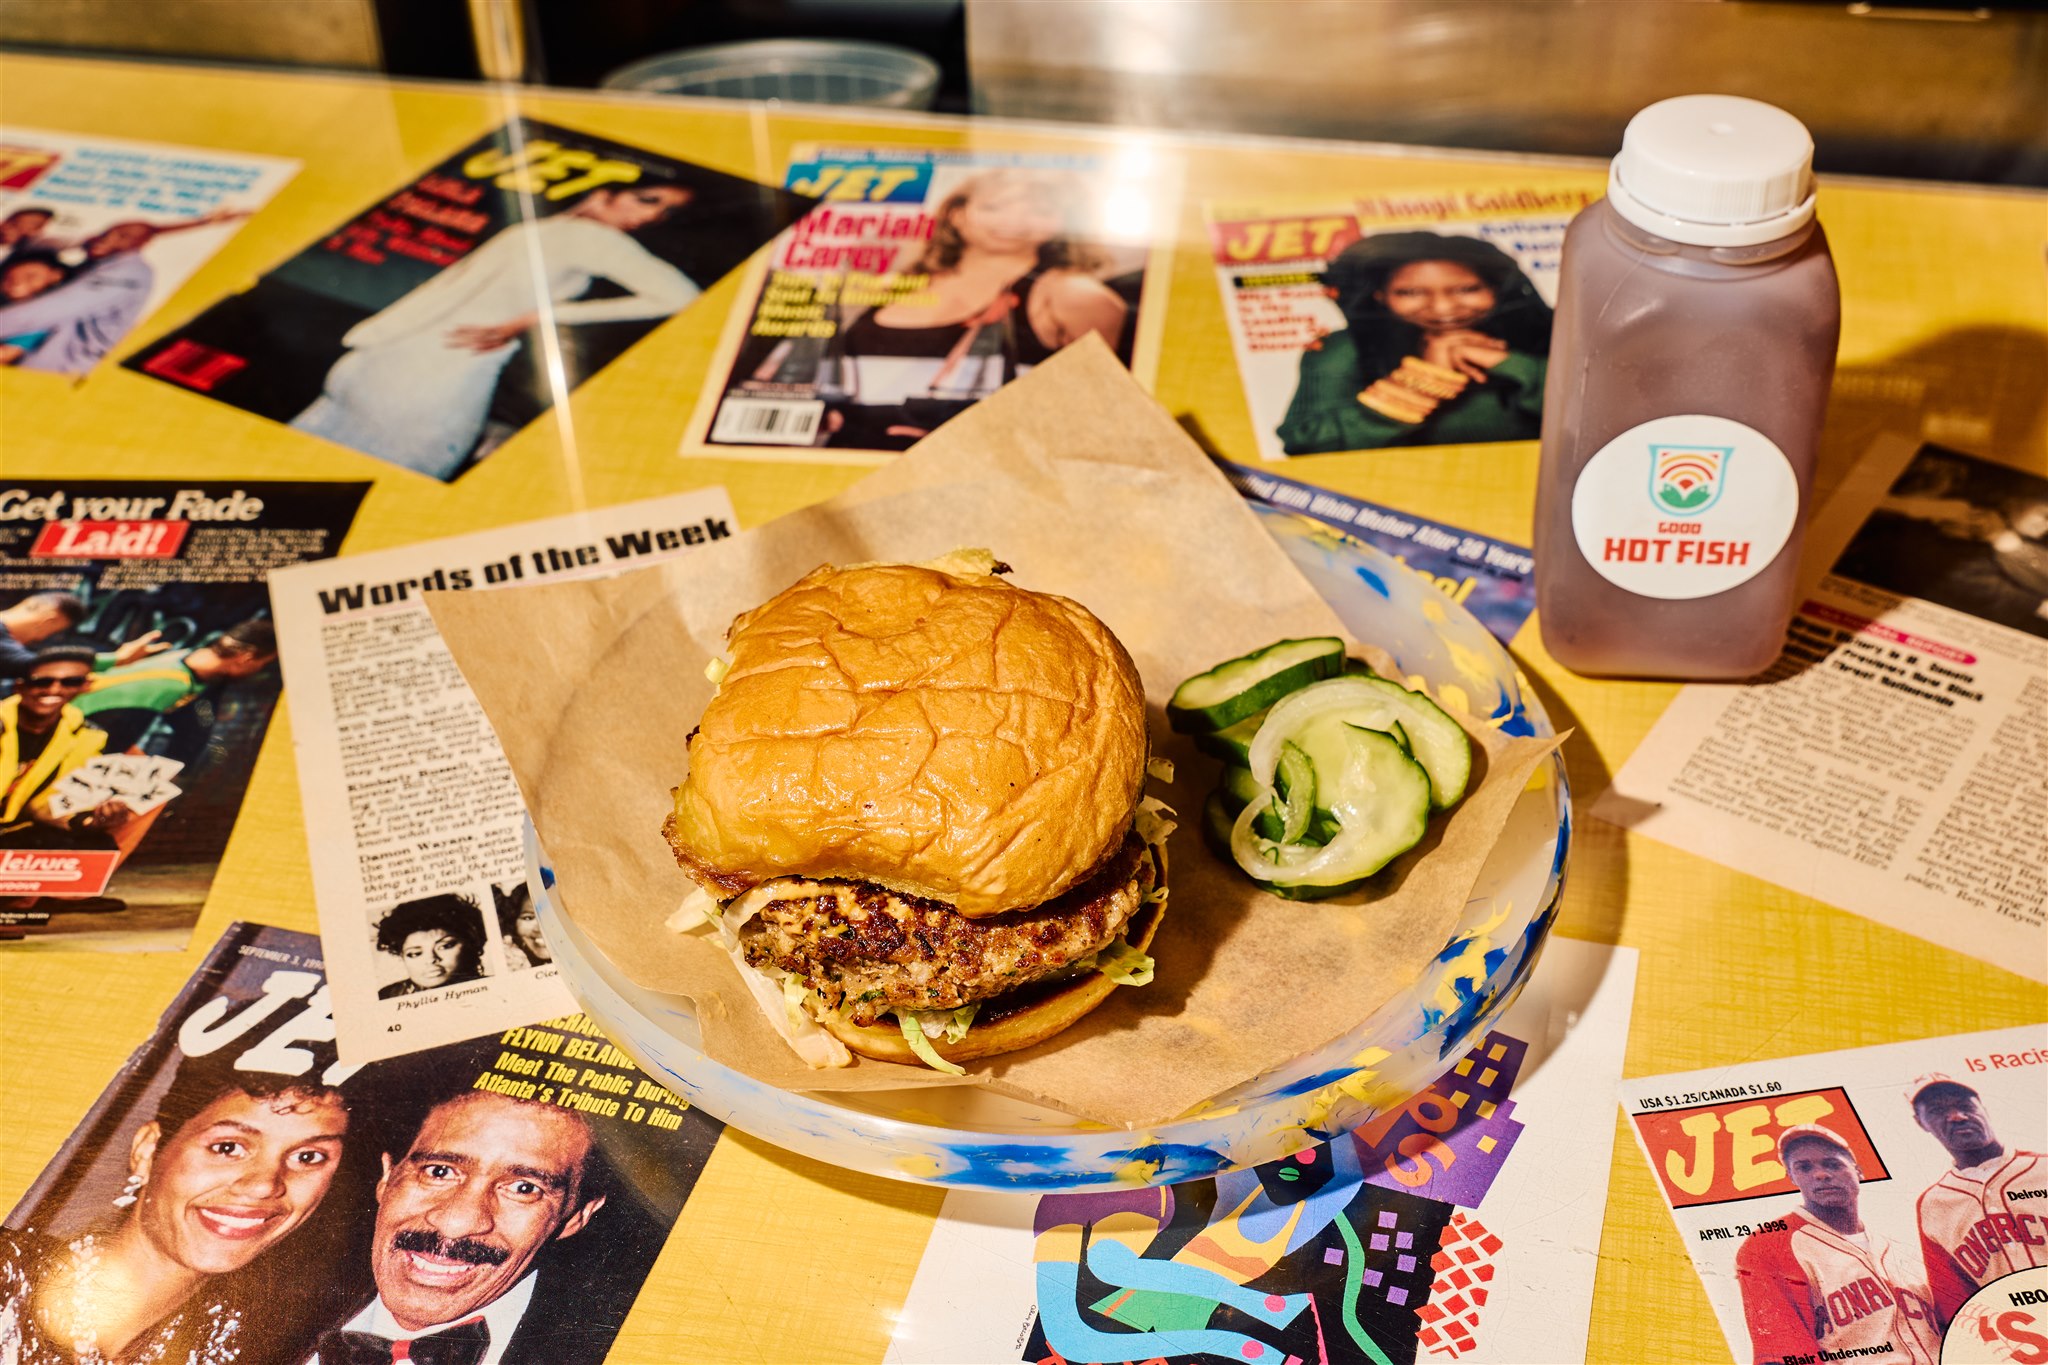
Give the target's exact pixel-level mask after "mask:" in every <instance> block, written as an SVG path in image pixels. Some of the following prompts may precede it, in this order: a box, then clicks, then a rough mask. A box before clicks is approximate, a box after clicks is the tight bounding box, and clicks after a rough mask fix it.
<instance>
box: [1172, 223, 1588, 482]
mask: <svg viewBox="0 0 2048 1365" xmlns="http://www.w3.org/2000/svg"><path fill="white" fill-rule="evenodd" d="M1598 197H1599V190H1598V188H1597V187H1595V186H1591V185H1585V186H1578V185H1570V186H1550V187H1548V188H1528V187H1524V188H1503V189H1443V188H1438V189H1428V190H1417V191H1413V192H1407V193H1403V192H1398V191H1397V192H1389V193H1385V194H1375V195H1370V196H1367V197H1364V198H1361V199H1358V200H1357V201H1355V202H1353V203H1350V204H1336V205H1332V204H1330V203H1329V202H1328V201H1324V203H1322V204H1320V205H1309V206H1301V205H1280V204H1273V203H1261V204H1211V205H1209V241H1210V248H1211V251H1212V253H1213V255H1214V258H1215V262H1216V279H1217V284H1218V286H1219V287H1220V288H1221V289H1222V291H1223V305H1224V313H1225V315H1226V316H1227V317H1228V318H1229V322H1230V339H1231V343H1232V345H1233V347H1234V348H1235V350H1236V352H1237V368H1238V375H1239V377H1240V378H1241V379H1242V380H1243V382H1244V391H1245V401H1246V402H1247V404H1249V405H1250V407H1251V412H1252V423H1253V425H1254V427H1256V428H1257V431H1258V439H1259V454H1260V455H1262V456H1263V457H1265V458H1266V459H1268V460H1278V459H1285V458H1286V457H1288V456H1291V455H1318V454H1325V453H1328V452H1331V451H1340V450H1379V449H1383V448H1386V447H1389V446H1434V445H1455V444H1464V443H1476V442H1487V441H1522V440H1533V439H1535V437H1536V436H1537V435H1538V433H1539V431H1540V430H1541V427H1542V422H1543V380H1544V375H1545V373H1546V367H1547V365H1548V362H1549V356H1550V313H1551V305H1552V304H1553V303H1554V302H1555V301H1556V298H1557V271H1558V260H1559V256H1560V254H1561V252H1562V250H1563V246H1564V230H1565V227H1566V225H1567V224H1568V223H1570V221H1571V218H1572V215H1573V214H1575V213H1577V212H1578V211H1579V210H1580V209H1582V208H1584V207H1585V206H1586V205H1587V204H1589V203H1591V202H1592V201H1593V200H1594V199H1596V198H1598Z"/></svg>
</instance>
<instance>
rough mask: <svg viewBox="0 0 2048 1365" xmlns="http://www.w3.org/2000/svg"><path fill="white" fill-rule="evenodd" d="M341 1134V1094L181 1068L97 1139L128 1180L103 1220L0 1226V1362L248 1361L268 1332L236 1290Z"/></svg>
mask: <svg viewBox="0 0 2048 1365" xmlns="http://www.w3.org/2000/svg"><path fill="white" fill-rule="evenodd" d="M348 1127H349V1110H348V1105H347V1103H346V1101H344V1100H343V1098H342V1096H341V1094H340V1092H339V1091H337V1090H335V1089H334V1088H332V1087H330V1086H327V1085H324V1084H321V1083H320V1082H319V1081H317V1080H315V1079H311V1078H306V1077H293V1076H282V1075H276V1074H269V1073H260V1072H246V1071H237V1070H235V1069H234V1068H233V1066H232V1059H231V1058H226V1057H221V1056H218V1055H216V1056H212V1057H204V1058H191V1057H188V1058H186V1059H185V1060H184V1061H183V1062H182V1063H181V1064H180V1066H179V1068H178V1071H177V1073H176V1075H175V1077H174V1078H173V1079H172V1081H171V1084H170V1086H169V1088H168V1089H167V1090H166V1091H165V1092H164V1094H163V1097H162V1099H161V1100H160V1101H159V1102H158V1103H157V1105H156V1106H155V1110H154V1113H153V1114H152V1115H151V1116H150V1117H149V1119H148V1120H147V1121H146V1122H143V1123H141V1124H139V1125H138V1126H136V1127H135V1128H134V1129H133V1131H132V1132H128V1133H126V1134H122V1135H112V1136H113V1141H112V1142H110V1144H109V1146H110V1148H111V1147H114V1146H116V1145H118V1144H119V1143H121V1142H124V1141H125V1147H126V1153H127V1180H126V1183H125V1184H124V1185H123V1186H122V1189H121V1193H120V1194H119V1195H117V1196H115V1197H114V1198H113V1199H112V1200H111V1201H109V1207H107V1208H106V1212H105V1215H104V1217H102V1218H99V1219H98V1220H97V1221H96V1222H94V1223H93V1224H92V1225H91V1226H90V1227H89V1228H88V1230H86V1231H84V1232H81V1233H78V1234H76V1235H73V1236H68V1237H63V1236H55V1235H51V1234H49V1233H46V1232H40V1231H37V1230H35V1229H33V1228H19V1229H17V1228H0V1359H4V1360H6V1361H7V1362H8V1365H74V1363H75V1365H154V1363H155V1362H165V1363H166V1365H168V1363H169V1362H185V1361H203V1362H207V1365H239V1363H240V1362H244V1361H249V1362H253V1361H254V1360H256V1359H259V1358H260V1357H261V1351H260V1349H259V1348H257V1347H256V1346H255V1345H254V1340H253V1338H254V1334H256V1333H258V1332H261V1331H264V1330H265V1329H266V1328H267V1327H269V1326H271V1325H272V1324H270V1323H266V1322H264V1321H262V1320H261V1315H259V1313H257V1312H256V1311H253V1310H252V1308H251V1306H250V1305H251V1304H252V1303H253V1302H254V1301H255V1296H253V1295H251V1294H250V1293H248V1292H245V1291H238V1288H237V1286H238V1285H240V1284H241V1282H242V1281H243V1280H244V1279H246V1278H248V1277H251V1276H253V1277H256V1278H259V1279H260V1278H262V1277H263V1276H264V1275H266V1274H267V1273H268V1272H266V1270H265V1269H264V1267H265V1265H266V1264H267V1263H268V1262H271V1261H275V1260H276V1259H277V1258H276V1257H275V1256H274V1255H272V1253H273V1252H274V1251H275V1250H276V1249H277V1248H278V1247H279V1246H280V1244H282V1243H285V1242H286V1241H287V1240H288V1239H291V1238H292V1237H293V1235H294V1234H295V1233H297V1232H298V1231H299V1229H301V1228H302V1227H303V1226H304V1225H305V1224H306V1222H307V1220H308V1219H310V1218H311V1217H312V1216H313V1214H314V1212H315V1211H316V1210H318V1209H319V1208H320V1206H321V1204H322V1202H323V1201H324V1200H325V1199H326V1197H327V1194H328V1191H329V1188H330V1186H331V1185H332V1184H333V1181H334V1178H335V1174H336V1172H337V1171H338V1170H339V1168H340V1162H341V1157H342V1147H343V1143H344V1142H345V1141H346V1138H347V1134H348ZM301 1240H304V1239H303V1238H301ZM252 1282H253V1281H252Z"/></svg>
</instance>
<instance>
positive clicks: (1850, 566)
mask: <svg viewBox="0 0 2048 1365" xmlns="http://www.w3.org/2000/svg"><path fill="white" fill-rule="evenodd" d="M1834 571H1835V572H1836V573H1837V574H1840V575H1841V576H1842V577H1844V578H1853V579H1855V580H1856V581H1857V582H1859V583H1867V584H1869V585H1870V586H1871V587H1873V588H1880V589H1883V590H1884V591H1886V592H1893V593H1898V594H1899V595H1900V596H1903V597H1918V598H1923V599H1925V600H1926V601H1929V602H1933V603H1936V604H1938V605H1940V606H1944V607H1949V608H1952V609H1954V610H1956V611H1960V612H1965V613H1967V614H1968V615H1971V616H1975V617H1977V618H1979V619H1981V620H1985V621H1991V622H1995V623H1996V624H1998V625H2001V626H2009V627H2011V628H2012V629H2014V630H2023V631H2026V632H2027V633H2028V634H2030V635H2038V636H2041V637H2043V638H2044V639H2048V479H2043V478H2041V477H2040V476H2039V475H2035V474H2028V473H2026V472H2024V471H2022V470H2018V469H2013V468H2011V467H2009V466H2007V465H2002V464H1996V463H1993V462H1992V461H1989V460H1979V459H1975V458H1973V457H1971V456H1968V455H1962V454H1958V453H1957V452H1955V451H1952V450H1943V449H1942V448H1940V447H1938V446H1927V447H1925V448H1923V449H1922V450H1921V451H1920V452H1919V453H1918V454H1917V455H1915V456H1914V457H1913V460H1912V463H1910V464H1908V465H1907V466H1906V468H1905V470H1904V472H1903V473H1901V474H1900V475H1899V477H1898V479H1897V480H1896V481H1895V482H1894V483H1893V484H1892V486H1891V489H1890V491H1889V492H1887V493H1886V495H1885V498H1884V500H1883V501H1882V502H1880V503H1879V504H1878V505H1877V509H1876V511H1874V512H1873V513H1872V514H1871V516H1870V519H1869V520H1868V521H1866V522H1864V523H1863V527H1862V529H1861V530H1859V531H1858V532H1857V533H1856V536H1855V538H1854V539H1853V540H1851V541H1850V542H1849V547H1848V549H1846V550H1844V551H1843V552H1842V557H1841V558H1840V559H1838V560H1837V561H1835V570H1834Z"/></svg>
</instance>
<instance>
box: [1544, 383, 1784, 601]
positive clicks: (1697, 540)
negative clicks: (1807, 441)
mask: <svg viewBox="0 0 2048 1365" xmlns="http://www.w3.org/2000/svg"><path fill="white" fill-rule="evenodd" d="M1798 521H1799V479H1798V476H1797V475H1795V474H1794V473H1793V472H1792V462H1791V461H1790V460H1787V459H1786V458H1785V452H1784V451H1782V450H1780V449H1778V447H1777V446H1776V444H1774V443H1773V442H1772V441H1771V438H1770V437H1768V436H1766V435H1764V434H1763V433H1762V432H1760V431H1757V430H1755V429H1754V428H1752V427H1746V426H1744V425H1743V424H1742V423H1740V422H1736V421H1731V420H1729V419H1728V418H1726V417H1708V416H1705V415H1703V414H1699V413H1693V414H1689V415H1686V416H1682V417H1659V418H1657V419H1656V420H1655V421H1650V422H1645V423H1643V424H1642V425H1641V426H1637V427H1630V428H1629V429H1628V430H1627V431H1624V432H1623V433H1621V435H1619V436H1617V437H1615V438H1614V439H1613V440H1611V441H1609V442H1608V443H1607V444H1606V445H1604V446H1602V447H1601V448H1600V451H1599V453H1598V454H1596V455H1595V456H1593V458H1592V459H1590V460H1588V461H1586V465H1585V468H1583V469H1581V470H1580V471H1579V482H1578V486H1577V487H1576V488H1574V489H1573V490H1572V532H1573V534H1574V535H1576V536H1577V538H1578V542H1579V553H1580V554H1582V555H1584V556H1585V557H1586V562H1587V563H1588V564H1591V565H1592V566H1593V570H1594V572H1595V573H1598V574H1599V575H1600V576H1601V577H1602V578H1604V579H1606V580H1607V581H1608V582H1610V583H1612V584H1614V585H1615V586H1616V587H1619V588H1624V589H1626V590H1628V591H1629V592H1632V593H1638V594H1640V595H1642V596H1644V597H1657V598H1663V599H1665V600H1667V601H1673V600H1678V599H1683V598H1692V597H1712V596H1713V595H1714V594H1715V593H1717V592H1726V591H1728V590H1729V589H1730V588H1734V587H1739V586H1741V585H1742V584H1744V583H1747V582H1748V581H1749V580H1750V579H1752V578H1754V577H1756V576H1757V575H1758V574H1760V573H1762V572H1763V571H1764V568H1765V567H1766V566H1767V565H1769V564H1770V562H1771V561H1772V560H1773V559H1776V558H1777V557H1778V551H1779V550H1781V549H1783V548H1784V547H1785V541H1786V540H1787V539H1788V538H1789V537H1790V536H1791V534H1792V528H1793V527H1794V526H1796V525H1797V524H1798Z"/></svg>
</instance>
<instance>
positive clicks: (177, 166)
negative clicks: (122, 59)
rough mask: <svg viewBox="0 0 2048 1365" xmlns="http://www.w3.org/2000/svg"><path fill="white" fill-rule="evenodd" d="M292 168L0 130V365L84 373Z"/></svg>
mask: <svg viewBox="0 0 2048 1365" xmlns="http://www.w3.org/2000/svg"><path fill="white" fill-rule="evenodd" d="M298 169H299V163H298V162H296V161H284V160H280V159H278V158H276V157H268V156H249V155H247V154H245V153H241V152H232V153H230V152H217V151H213V150H210V149H207V148H200V147H166V146H162V145H160V144H157V143H149V142H119V141H115V140H114V139H112V138H102V137H93V138H87V137H80V136H79V135H77V134H75V133H57V132H49V131H46V130H44V129H41V128H16V127H0V365H12V366H14V367H15V368H17V369H22V370H40V371H42V372H44V373H46V374H62V375H73V376H76V375H82V374H84V373H85V372H86V371H88V370H90V369H91V368H92V367H93V366H94V365H96V364H98V363H99V362H100V360H101V359H103V358H104V357H105V356H106V354H107V353H108V352H109V351H111V350H113V349H114V348H115V347H116V346H119V345H120V344H121V341H122V339H123V338H125V337H126V336H127V335H128V333H129V332H130V331H132V330H133V329H134V327H135V324H136V323H138V322H140V321H141V320H142V319H143V318H145V317H147V316H148V315H149V314H150V313H152V312H154V311H155V310H156V308H157V305H159V304H161V303H162V302H163V301H164V300H165V299H167V298H169V297H170V296H171V295H172V294H173V293H175V292H176V291H177V288H178V286H179V285H181V284H183V283H184V282H185V281H186V279H188V278H189V277H190V276H191V274H192V272H193V271H195V270H197V269H198V268H199V267H200V266H202V265H204V264H205V263H206V261H207V259H208V258H209V257H211V256H212V255H213V253H214V252H216V251H218V250H220V248H221V246H222V244H223V243H225V242H226V241H227V240H228V238H230V237H232V236H234V234H235V232H236V231H237V230H238V229H239V228H240V227H241V225H242V220H243V219H244V218H247V217H248V216H249V215H250V214H252V213H254V212H256V210H258V209H260V208H262V207H263V206H264V205H265V204H267V203H269V202H270V199H271V196H273V195H275V194H276V193H277V192H278V191H279V190H280V189H282V188H284V185H285V182H287V181H289V180H290V179H291V178H292V176H294V175H296V174H297V173H298Z"/></svg>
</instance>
